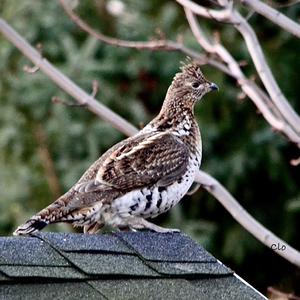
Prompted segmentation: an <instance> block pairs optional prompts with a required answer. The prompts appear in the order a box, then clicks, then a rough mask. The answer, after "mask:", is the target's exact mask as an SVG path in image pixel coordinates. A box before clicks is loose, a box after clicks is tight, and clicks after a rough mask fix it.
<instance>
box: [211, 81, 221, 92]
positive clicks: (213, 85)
mask: <svg viewBox="0 0 300 300" xmlns="http://www.w3.org/2000/svg"><path fill="white" fill-rule="evenodd" d="M209 88H210V90H211V91H218V90H219V87H218V86H217V85H216V84H215V83H213V82H211V83H210V85H209Z"/></svg>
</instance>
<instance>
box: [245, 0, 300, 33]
mask: <svg viewBox="0 0 300 300" xmlns="http://www.w3.org/2000/svg"><path fill="white" fill-rule="evenodd" d="M240 1H241V2H242V3H243V4H245V5H247V6H249V7H251V8H252V9H253V10H254V11H256V12H257V13H259V14H261V15H262V16H264V17H265V18H267V19H269V20H270V21H272V22H273V23H274V24H277V25H278V26H280V27H281V28H283V29H284V30H286V31H288V32H290V33H292V34H293V35H295V36H296V37H298V38H300V25H299V24H298V23H297V22H295V21H293V20H291V19H290V18H288V17H287V16H285V15H284V14H282V13H280V12H279V11H278V10H276V9H274V8H272V7H271V6H269V5H267V4H266V3H263V2H262V1H259V0H240ZM298 3H299V1H298Z"/></svg>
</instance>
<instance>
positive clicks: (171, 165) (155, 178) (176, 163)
mask: <svg viewBox="0 0 300 300" xmlns="http://www.w3.org/2000/svg"><path fill="white" fill-rule="evenodd" d="M188 158H189V150H188V148H187V146H186V145H185V144H184V143H182V142H181V141H180V140H179V139H178V138H177V137H176V136H174V135H172V134H169V133H166V132H156V133H151V134H147V133H146V134H143V135H140V136H136V139H132V140H131V142H130V143H126V144H123V145H120V146H119V147H117V148H116V149H114V151H111V152H110V155H109V156H107V157H106V159H105V160H104V161H102V164H101V166H100V168H99V171H98V173H97V174H96V178H93V179H92V180H88V181H84V182H80V183H79V184H78V185H77V186H76V187H75V190H76V191H79V192H80V191H81V192H84V193H88V192H95V191H103V190H105V189H107V190H115V189H116V190H118V191H120V192H121V194H123V193H126V192H128V191H131V190H134V189H137V188H141V187H145V186H149V185H152V184H155V183H157V182H159V184H160V185H162V186H163V185H166V184H168V183H169V182H170V181H171V182H172V181H174V180H176V179H177V178H179V177H181V176H182V174H184V172H185V171H186V168H187V164H188ZM165 177H166V178H167V180H164V178H165Z"/></svg>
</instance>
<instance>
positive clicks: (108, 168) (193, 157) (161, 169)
mask: <svg viewBox="0 0 300 300" xmlns="http://www.w3.org/2000/svg"><path fill="white" fill-rule="evenodd" d="M216 89H218V87H217V85H215V84H214V83H211V82H209V81H207V80H206V79H205V78H204V76H203V74H202V73H201V70H200V68H199V66H198V65H197V64H196V63H193V62H192V63H189V64H186V65H184V66H183V67H181V72H179V73H177V74H176V75H175V77H174V79H173V82H172V84H171V86H170V87H169V89H168V92H167V95H166V98H165V101H164V103H163V106H162V109H161V111H160V113H159V115H158V116H157V117H156V118H155V119H153V120H152V121H151V122H150V123H149V124H148V125H147V126H145V127H144V128H143V129H142V130H141V131H139V132H138V133H137V134H136V135H134V136H132V137H130V138H128V139H126V140H123V141H121V142H120V143H118V144H116V145H115V146H113V147H112V148H111V149H109V150H108V151H107V152H106V153H104V154H103V155H102V156H101V157H100V158H99V159H98V160H97V161H96V162H94V163H93V164H92V165H91V167H90V168H89V169H88V170H87V171H86V172H85V173H84V174H83V176H82V177H81V178H80V179H79V181H78V182H77V183H76V184H75V185H74V186H73V187H72V188H71V189H70V190H69V191H68V192H66V193H65V194H64V195H62V196H61V197H60V198H58V199H57V200H56V201H55V202H53V203H52V204H50V205H49V206H48V207H46V208H45V209H43V210H42V211H40V212H39V213H38V214H36V215H35V216H33V217H32V218H30V219H29V220H28V221H27V222H26V223H25V224H23V225H21V226H19V227H18V228H17V229H16V231H15V232H14V234H15V235H25V234H29V233H32V232H35V231H38V230H41V229H42V228H44V227H45V226H47V225H48V224H50V223H57V222H68V223H72V224H73V225H74V226H83V227H84V232H85V233H95V232H97V231H98V230H99V229H100V228H101V227H102V226H103V225H105V224H108V225H111V226H113V227H116V228H119V229H124V228H129V229H131V230H135V229H143V228H147V229H151V230H154V231H157V232H169V231H175V230H174V229H167V228H162V227H159V226H157V225H155V224H153V223H150V222H148V221H146V219H147V218H154V217H155V216H157V215H159V214H161V213H163V212H166V211H167V210H169V209H170V208H171V207H173V206H174V205H175V204H176V203H178V201H179V200H181V198H182V197H183V196H184V195H185V194H186V193H187V191H188V189H189V188H190V186H191V185H192V183H193V181H194V177H195V173H196V172H197V170H198V168H199V167H200V162H201V152H202V147H201V137H200V132H199V127H198V125H197V122H196V120H195V117H194V112H193V111H194V105H195V103H196V102H197V101H198V100H200V99H201V98H202V96H203V95H204V94H206V93H207V92H209V91H211V90H216Z"/></svg>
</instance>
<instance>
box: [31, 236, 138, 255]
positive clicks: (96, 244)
mask: <svg viewBox="0 0 300 300" xmlns="http://www.w3.org/2000/svg"><path fill="white" fill-rule="evenodd" d="M35 235H36V236H37V237H39V238H40V239H42V240H44V241H47V242H48V243H49V244H51V245H52V246H53V247H55V248H57V249H59V250H62V251H69V252H84V251H89V252H91V251H94V252H113V253H127V254H133V253H134V251H133V250H131V249H129V248H128V247H126V245H125V244H124V243H122V242H121V241H120V239H118V238H117V237H116V236H114V235H112V234H101V235H100V234H98V235H92V234H90V235H86V234H79V233H78V234H76V233H44V232H40V233H38V234H35Z"/></svg>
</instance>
